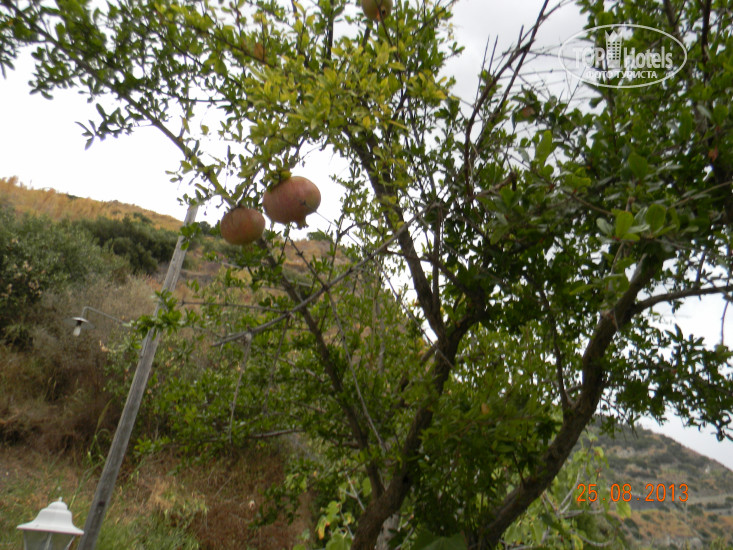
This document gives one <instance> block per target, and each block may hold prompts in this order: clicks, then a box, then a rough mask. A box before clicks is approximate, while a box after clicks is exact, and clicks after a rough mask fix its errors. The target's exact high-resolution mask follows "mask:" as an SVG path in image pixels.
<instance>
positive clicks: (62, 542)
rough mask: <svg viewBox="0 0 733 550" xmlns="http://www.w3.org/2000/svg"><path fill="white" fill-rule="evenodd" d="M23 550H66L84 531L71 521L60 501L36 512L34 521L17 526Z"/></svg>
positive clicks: (64, 505) (66, 509) (68, 512)
mask: <svg viewBox="0 0 733 550" xmlns="http://www.w3.org/2000/svg"><path fill="white" fill-rule="evenodd" d="M18 529H20V530H21V531H23V548H24V550H67V548H69V547H70V546H71V543H72V542H73V541H74V537H78V536H79V535H83V534H84V531H82V530H81V529H79V528H78V527H76V526H75V525H74V524H73V523H72V521H71V512H70V511H69V509H68V508H67V507H66V504H64V503H63V501H62V500H61V499H58V500H57V501H56V502H52V503H51V504H49V505H48V506H47V507H46V508H44V509H43V510H41V511H40V512H38V515H37V516H36V519H34V520H33V521H31V522H29V523H23V524H22V525H18Z"/></svg>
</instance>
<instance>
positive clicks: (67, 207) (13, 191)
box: [0, 177, 182, 231]
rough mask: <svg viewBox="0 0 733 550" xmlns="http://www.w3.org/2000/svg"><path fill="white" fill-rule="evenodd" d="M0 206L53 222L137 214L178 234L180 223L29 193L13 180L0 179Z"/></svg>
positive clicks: (125, 208)
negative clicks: (47, 217)
mask: <svg viewBox="0 0 733 550" xmlns="http://www.w3.org/2000/svg"><path fill="white" fill-rule="evenodd" d="M0 204H6V205H9V206H11V207H12V208H13V209H14V210H16V211H18V212H23V213H26V212H28V213H32V214H45V215H47V216H49V217H50V218H51V219H53V220H56V221H60V220H64V219H68V220H72V221H74V220H82V219H90V220H94V219H96V218H98V217H100V216H101V217H105V218H110V219H114V220H121V219H123V218H124V217H125V216H131V215H132V214H133V213H139V214H143V215H144V216H145V217H147V218H148V219H150V220H151V221H152V222H153V226H154V227H156V228H159V229H168V230H170V231H178V230H179V229H180V228H181V223H182V222H181V221H180V220H177V219H175V218H173V217H172V216H166V215H163V214H158V213H157V212H152V211H151V210H145V209H143V208H140V207H139V206H135V205H133V204H125V203H122V202H118V201H111V202H100V201H95V200H93V199H87V198H81V197H74V196H72V195H67V194H65V193H57V192H56V191H54V190H53V189H29V188H27V187H24V186H23V185H22V184H21V183H19V182H18V179H17V178H15V177H13V178H9V179H3V178H0Z"/></svg>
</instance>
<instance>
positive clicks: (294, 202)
mask: <svg viewBox="0 0 733 550" xmlns="http://www.w3.org/2000/svg"><path fill="white" fill-rule="evenodd" d="M320 204H321V192H320V191H319V190H318V187H316V184H315V183H313V182H312V181H310V180H309V179H306V178H302V177H300V176H291V177H290V178H288V179H286V180H285V181H282V182H280V183H278V184H277V185H276V186H275V187H273V188H272V189H268V190H267V191H265V195H264V196H263V197H262V206H264V207H265V214H267V217H268V218H270V219H271V220H272V221H274V222H279V223H282V224H287V223H290V222H295V223H297V224H298V227H305V225H306V224H305V217H306V216H307V215H308V214H312V213H313V212H315V211H316V210H317V209H318V206H319V205H320Z"/></svg>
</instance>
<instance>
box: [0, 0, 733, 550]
mask: <svg viewBox="0 0 733 550" xmlns="http://www.w3.org/2000/svg"><path fill="white" fill-rule="evenodd" d="M578 4H579V6H580V8H581V9H582V11H583V12H584V13H585V14H586V15H587V18H588V27H592V26H597V25H604V24H609V23H612V22H623V23H634V24H638V25H644V26H652V27H655V28H659V29H661V30H664V31H665V32H667V33H669V34H670V35H672V36H676V37H679V39H680V41H681V42H682V43H683V44H684V45H685V46H686V49H687V52H688V59H687V62H686V64H685V66H684V67H683V70H681V71H679V72H677V73H675V74H674V75H672V76H671V77H670V78H668V79H667V80H665V81H664V82H662V83H659V84H657V85H655V86H651V87H644V88H631V89H617V88H605V87H599V86H588V87H587V88H586V89H585V90H584V91H585V92H586V93H587V94H588V97H589V99H587V100H585V101H584V100H581V99H574V100H572V101H571V100H568V99H567V98H560V97H555V96H553V95H552V94H551V93H550V91H549V90H548V89H547V88H546V87H544V86H543V84H542V83H541V82H538V81H537V80H532V79H531V76H532V75H531V74H527V69H526V66H525V61H526V59H527V56H528V54H529V53H530V51H532V48H533V45H534V40H535V37H536V31H537V28H538V26H539V25H541V24H542V23H543V22H544V21H545V19H546V17H547V16H548V15H549V14H550V12H551V11H552V10H551V8H549V7H548V3H547V2H546V3H545V4H543V5H542V7H541V8H540V12H539V15H538V18H537V24H536V25H535V26H534V27H532V28H530V29H528V30H527V31H526V32H524V33H522V35H521V36H520V37H519V39H518V43H517V44H516V46H515V47H514V48H513V49H511V50H510V51H509V52H507V53H506V55H504V56H503V57H499V56H498V55H497V56H496V57H494V58H492V59H491V62H490V63H489V62H488V60H487V62H486V63H485V64H484V65H483V66H481V67H477V68H476V74H478V75H479V89H478V90H477V93H476V94H475V95H473V94H471V96H470V97H463V98H461V97H457V95H456V91H455V90H454V88H453V84H454V82H453V80H452V79H450V78H448V77H446V76H443V75H444V69H445V67H446V62H447V60H448V59H449V58H450V57H452V56H455V55H458V54H459V53H460V46H461V45H460V44H458V43H457V42H456V41H455V39H454V37H453V35H452V31H451V27H450V19H451V14H450V10H451V7H452V5H453V2H451V1H449V0H445V1H440V0H439V1H435V2H432V1H427V0H425V1H418V0H410V1H407V0H405V1H403V2H400V3H399V4H398V5H396V6H395V9H394V11H393V13H392V15H391V16H390V17H389V18H388V19H387V20H385V21H381V22H379V23H378V24H375V23H373V22H369V21H367V20H366V19H365V18H364V17H363V16H361V14H360V11H359V9H358V6H357V5H356V4H355V3H354V2H352V1H346V0H320V1H318V2H314V3H310V4H300V3H298V2H277V1H276V0H241V1H239V2H231V3H218V4H212V3H207V2H198V1H186V0H182V1H172V0H156V1H155V2H153V1H147V0H122V1H120V2H111V3H109V4H107V5H105V6H101V7H96V5H95V4H92V3H91V2H85V1H83V0H63V1H62V0H58V1H57V2H51V1H43V0H23V1H21V2H3V3H2V4H0V64H2V65H3V66H5V67H7V66H10V63H11V62H12V60H13V59H14V57H15V56H16V55H17V53H18V51H19V50H20V49H22V48H24V47H31V48H33V49H34V57H35V60H36V75H35V78H34V80H33V82H32V84H31V85H32V87H33V90H34V91H36V92H40V93H42V94H44V95H48V96H51V95H52V94H53V92H54V90H55V89H56V88H57V87H70V86H72V87H78V88H80V89H83V90H85V91H86V92H87V93H88V94H89V97H90V99H91V100H93V101H99V106H98V112H99V117H100V118H99V119H98V120H96V121H89V123H88V124H87V125H86V136H87V138H88V139H89V140H90V142H91V141H93V140H94V139H96V138H103V137H105V136H109V135H117V134H119V133H123V132H129V131H133V130H134V129H135V128H136V127H138V126H140V125H142V124H152V125H153V126H154V127H156V128H158V129H159V130H160V131H161V132H163V134H164V135H166V136H167V137H168V138H170V139H171V140H172V141H173V142H174V143H175V144H176V145H177V146H178V147H179V149H180V150H181V153H182V155H183V160H182V162H181V166H180V170H179V172H178V175H179V177H180V179H183V178H184V177H185V178H188V177H191V176H192V181H194V182H195V186H194V191H192V192H191V193H190V196H188V197H187V198H188V199H189V200H193V201H201V202H203V201H206V200H209V199H214V198H217V199H222V200H224V201H226V202H228V203H229V204H231V205H235V204H243V205H245V206H253V207H254V206H257V204H258V203H259V201H260V197H261V196H262V194H263V193H264V191H265V189H266V188H267V186H268V185H270V184H271V183H273V182H276V181H279V180H280V179H281V177H282V176H283V173H284V172H285V171H288V170H290V169H295V168H296V167H297V166H298V164H299V163H301V162H303V160H304V158H305V157H306V152H307V151H308V150H309V149H310V148H312V147H316V148H324V149H325V148H328V149H329V150H331V151H334V152H335V153H336V154H338V155H340V156H341V157H343V158H344V159H345V160H346V161H347V162H348V163H349V168H350V170H349V174H348V177H345V178H334V180H335V181H336V182H337V183H338V184H340V185H341V186H343V188H344V189H345V192H346V195H345V199H344V201H343V204H342V211H341V213H340V214H339V215H338V216H336V218H337V219H334V220H333V225H332V227H331V229H330V231H329V232H328V234H327V237H328V241H323V242H329V243H330V248H329V252H328V254H326V255H325V256H323V255H320V256H306V255H302V256H299V257H301V258H302V259H303V265H302V267H301V268H300V269H298V270H296V272H293V271H292V270H288V269H286V265H285V264H286V262H285V260H286V256H287V254H286V251H287V250H288V248H287V247H288V246H291V245H292V242H291V241H290V239H289V238H288V232H287V230H286V231H285V232H284V233H283V234H282V235H278V234H276V233H274V232H267V233H266V234H265V238H264V239H262V240H260V241H259V242H258V246H257V247H255V248H250V249H247V250H243V251H242V253H241V255H240V256H239V257H238V258H237V264H238V266H239V267H240V268H241V269H243V270H246V271H247V276H246V277H243V276H238V275H236V273H235V271H227V272H226V276H225V279H224V281H223V285H222V292H223V293H225V294H224V295H222V296H221V297H219V298H217V299H216V300H212V301H211V302H210V303H209V304H207V305H206V311H204V312H200V311H198V310H190V311H189V312H186V313H183V312H181V311H178V310H176V308H175V305H174V304H169V307H167V308H166V310H165V311H164V312H163V313H162V315H161V316H160V317H159V318H157V319H146V320H144V321H145V322H144V323H143V324H142V325H141V326H143V327H146V328H147V327H151V326H159V327H161V328H162V327H169V328H176V329H181V327H182V325H185V324H191V325H196V324H199V325H202V327H201V328H202V329H204V330H209V331H211V333H213V335H215V336H216V338H215V339H214V343H216V346H215V347H214V348H213V350H211V352H212V353H216V351H214V350H219V351H218V352H219V353H222V354H223V355H222V359H224V361H222V360H220V361H219V363H218V365H223V364H227V363H228V364H230V365H232V366H233V367H236V366H237V365H239V367H240V368H241V369H242V370H241V372H242V377H241V378H239V377H238V378H237V381H236V382H235V386H234V388H231V385H230V384H231V382H225V384H229V386H228V387H227V386H224V387H223V389H224V390H225V391H230V392H232V401H231V403H233V405H232V407H231V411H232V412H231V413H230V417H229V421H228V422H222V419H221V416H220V415H219V417H218V418H217V419H214V418H211V417H210V416H206V414H208V411H207V410H201V409H198V408H195V407H194V408H193V409H190V408H188V407H186V404H187V403H193V402H195V400H201V399H203V400H204V401H206V402H207V403H208V402H211V403H216V401H215V399H216V395H215V394H216V392H217V391H218V390H219V389H222V387H221V386H218V389H217V384H220V382H219V380H218V378H217V375H216V372H215V368H216V367H213V368H211V369H209V370H208V371H207V372H205V376H204V377H202V384H200V385H199V384H193V383H192V384H191V385H190V387H189V391H191V392H195V400H194V401H191V400H189V397H191V396H188V395H184V394H181V395H175V394H171V396H170V398H169V399H168V401H169V402H171V403H174V402H175V403H180V407H181V409H180V410H179V409H175V408H174V409H172V410H173V411H175V413H176V414H175V415H174V414H170V413H168V415H167V417H166V416H165V415H163V416H162V417H161V418H163V419H164V421H165V422H166V423H167V425H168V426H167V429H168V431H169V433H170V434H172V435H176V436H180V437H184V438H185V437H188V436H189V434H188V432H186V430H185V428H186V426H187V425H194V424H200V425H204V426H206V427H207V428H209V429H210V431H209V434H210V437H211V438H212V439H213V440H214V441H215V442H217V441H218V442H220V441H221V439H222V436H223V435H224V436H226V437H228V438H229V439H230V440H231V441H232V442H233V441H234V438H235V437H242V438H244V437H247V434H249V437H252V435H253V434H254V435H257V434H259V435H260V436H263V434H272V433H277V432H283V433H284V432H290V431H297V432H305V433H306V434H308V436H309V440H310V441H313V442H314V444H315V445H316V446H317V447H318V450H319V454H320V456H322V457H325V459H326V464H327V468H325V469H324V468H318V469H313V468H311V467H310V466H311V464H308V463H307V460H306V462H305V463H304V464H305V465H304V466H303V467H302V468H301V469H300V470H299V472H296V473H294V474H293V476H294V477H292V478H290V481H289V482H288V483H286V486H285V487H284V489H285V490H286V491H284V492H290V493H293V492H296V493H297V492H298V491H304V490H306V489H307V487H308V485H309V483H310V480H311V476H312V478H315V481H313V483H317V482H319V481H323V480H324V479H326V478H329V476H330V479H332V480H335V481H334V482H331V483H330V484H329V485H330V486H331V487H332V488H334V491H335V490H336V488H338V487H341V486H343V483H347V482H349V481H355V485H354V487H355V488H352V490H351V492H352V493H353V494H357V495H358V498H357V499H354V500H353V501H349V502H350V503H351V504H352V505H353V506H352V509H351V510H349V513H350V517H351V523H350V527H349V528H348V529H347V530H346V531H344V532H339V533H333V538H332V543H333V545H334V546H333V547H344V545H347V544H349V542H350V543H351V547H352V548H354V549H365V548H370V549H371V548H373V547H374V545H375V544H379V545H380V547H385V545H387V544H388V542H389V541H390V540H392V541H393V542H395V543H397V542H400V541H402V542H400V543H401V544H404V545H405V546H408V545H410V544H414V546H416V547H420V546H426V545H428V544H431V542H430V540H431V539H429V538H428V539H426V538H425V537H424V536H423V535H418V534H417V529H419V528H420V529H425V530H426V531H427V532H430V533H432V534H433V535H432V536H433V537H438V536H442V537H443V539H442V541H443V543H444V544H445V545H448V546H449V547H451V546H452V547H456V545H459V544H465V545H467V546H469V547H470V548H491V547H495V546H497V545H498V544H500V541H501V540H502V538H503V537H505V534H506V537H510V536H513V533H516V531H513V530H509V529H510V526H512V524H514V523H515V522H516V521H517V520H518V519H519V518H520V517H521V516H522V514H523V513H524V512H525V511H526V510H527V509H528V508H529V507H530V506H531V505H532V503H533V502H534V501H535V500H536V499H537V498H538V497H539V496H540V495H541V494H542V493H543V491H544V490H545V489H547V488H548V487H550V486H551V483H552V481H553V479H555V477H556V476H557V475H558V472H560V470H561V467H562V465H563V464H564V462H565V461H566V460H567V458H568V456H569V455H570V452H571V450H572V448H573V446H574V445H575V444H576V442H577V440H578V438H579V436H580V434H581V433H582V431H583V429H584V427H585V426H586V425H587V424H588V422H589V421H590V420H591V418H592V417H593V414H594V413H595V412H596V411H597V410H598V408H599V406H600V408H601V410H603V411H605V412H607V413H608V415H609V416H608V417H607V418H622V419H633V418H635V417H637V416H638V415H640V414H645V413H646V414H651V415H653V416H655V417H657V418H662V417H664V416H665V415H666V414H667V412H668V411H669V410H673V411H675V412H676V413H678V414H680V415H681V416H682V417H683V418H684V419H685V421H686V422H687V423H689V424H692V425H702V424H705V425H712V426H714V427H715V428H716V429H717V431H718V435H719V437H721V438H723V437H731V421H732V419H731V409H732V408H733V375H732V374H731V369H730V365H729V361H730V358H731V353H730V351H729V348H728V347H727V346H726V345H725V344H724V342H720V344H719V345H717V346H715V347H709V346H706V345H705V342H704V341H703V340H702V339H700V338H698V337H696V336H695V335H691V334H685V333H683V331H682V330H681V329H679V328H678V327H673V328H670V327H665V326H663V325H661V324H660V323H658V322H657V317H656V315H655V313H654V311H655V310H654V308H655V307H657V306H663V305H670V306H671V308H672V310H674V309H676V308H677V307H679V306H680V305H681V304H682V303H683V302H684V301H685V300H686V299H690V298H694V297H697V296H702V295H720V296H723V297H726V298H727V297H728V296H729V295H730V291H731V290H732V289H733V285H731V282H730V267H731V264H730V257H731V253H730V249H731V222H732V221H733V220H732V219H731V217H732V216H733V194H731V185H733V182H732V177H733V156H732V154H733V153H732V151H733V132H732V130H733V119H732V117H731V113H730V105H729V103H730V102H729V98H730V97H731V94H732V93H733V70H732V69H731V67H733V62H732V60H733V57H732V56H733V31H732V29H733V24H731V23H732V17H733V14H732V13H731V8H730V6H729V4H728V3H727V2H722V1H720V2H719V1H707V2H700V3H692V2H682V1H678V0H667V1H665V2H662V3H659V2H654V1H651V0H633V1H629V2H602V1H596V0H582V1H580V2H578ZM589 38H590V39H591V40H593V41H598V42H601V41H602V40H603V33H602V32H593V31H590V30H589ZM258 44H259V48H258V47H257V45H258ZM263 52H264V53H263ZM530 72H531V70H530ZM104 95H108V96H107V97H102V96H104ZM214 113H215V114H214ZM517 113H522V116H518V115H517ZM206 116H208V118H205V117H206ZM212 129H215V130H213V131H215V132H216V134H215V135H216V137H215V139H212V137H211V134H212ZM222 144H223V145H225V147H222ZM232 180H236V183H234V184H231V185H225V184H223V183H222V181H232ZM353 243H358V244H357V245H354V244H353ZM339 251H343V252H339ZM339 254H343V261H341V260H339V261H337V259H339V258H340V256H339ZM405 279H406V280H408V281H409V285H408V287H407V288H401V287H400V286H398V284H397V283H396V281H398V280H405ZM245 287H249V289H250V290H251V294H245V296H246V297H247V299H248V300H250V303H249V304H248V305H250V306H255V305H257V306H258V308H257V309H254V310H253V311H257V312H258V315H257V316H256V317H250V316H249V315H248V314H243V313H242V311H243V310H244V309H245V308H234V307H228V306H230V305H231V304H230V303H227V297H226V293H228V292H230V289H238V288H245ZM273 289H275V290H273ZM263 290H268V291H269V292H268V295H267V296H264V297H261V298H260V297H257V298H255V296H258V295H257V294H256V293H257V292H261V291H263ZM255 299H256V300H258V303H257V304H253V303H251V301H252V300H255ZM240 305H241V304H240ZM657 311H659V309H658V308H657ZM156 323H157V324H156ZM232 331H235V332H236V334H234V335H232V334H231V333H232ZM236 342H241V344H238V343H236ZM276 342H277V344H275V343H276ZM276 350H277V351H276ZM245 358H246V360H245ZM212 365H214V363H212ZM170 368H171V369H172V368H173V367H172V366H170ZM158 376H159V377H161V378H164V377H166V376H172V374H169V373H166V370H165V369H164V368H161V369H160V370H159V374H158ZM250 377H251V378H250ZM248 378H250V379H248ZM240 394H241V395H242V396H243V397H242V401H241V403H242V404H243V405H240V404H239V403H240V402H239V401H238V396H239V395H240ZM223 406H224V404H223V403H216V407H218V408H219V409H221V408H222V407H223ZM248 407H249V408H248ZM293 407H294V408H293ZM161 412H165V411H161ZM253 415H254V416H253ZM252 418H259V419H260V420H259V421H258V422H259V423H255V422H254V421H252V420H251V419H252ZM261 428H262V429H264V431H259V430H260V429H261ZM333 502H336V506H335V508H338V502H339V500H334V501H333ZM354 503H356V504H354ZM335 508H334V510H332V511H333V512H334V513H335V511H336V510H335ZM548 521H550V520H548ZM383 527H385V528H384V529H383ZM319 534H323V535H324V536H325V535H326V532H325V530H321V531H319Z"/></svg>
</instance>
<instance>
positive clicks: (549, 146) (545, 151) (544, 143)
mask: <svg viewBox="0 0 733 550" xmlns="http://www.w3.org/2000/svg"><path fill="white" fill-rule="evenodd" d="M554 149H555V145H554V144H553V143H552V132H550V130H545V131H544V132H543V133H542V137H541V138H540V141H539V142H538V143H537V146H536V148H535V159H536V160H537V162H538V163H539V164H540V165H541V166H542V165H544V164H545V161H546V160H547V157H548V156H550V153H552V151H553V150H554Z"/></svg>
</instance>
